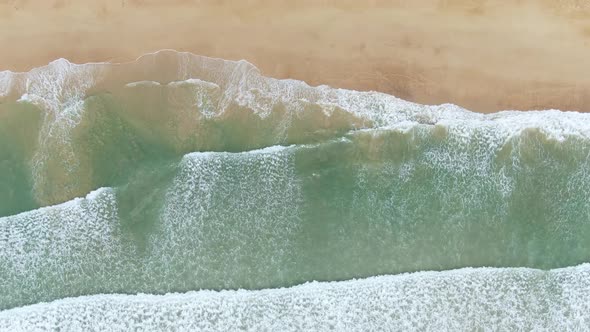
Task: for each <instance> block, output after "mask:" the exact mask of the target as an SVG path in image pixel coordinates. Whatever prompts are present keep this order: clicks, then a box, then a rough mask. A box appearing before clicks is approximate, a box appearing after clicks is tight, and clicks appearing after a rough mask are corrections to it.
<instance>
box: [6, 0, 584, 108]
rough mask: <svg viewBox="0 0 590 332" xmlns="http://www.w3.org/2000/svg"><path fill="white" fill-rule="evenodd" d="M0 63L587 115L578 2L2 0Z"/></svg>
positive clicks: (19, 67) (580, 5) (16, 67)
mask: <svg viewBox="0 0 590 332" xmlns="http://www.w3.org/2000/svg"><path fill="white" fill-rule="evenodd" d="M0 44H1V45H2V51H1V52H0V69H10V70H18V71H24V70H29V69H31V68H33V67H37V66H41V65H44V64H46V63H48V62H49V61H51V60H54V59H56V58H60V57H64V58H67V59H69V60H71V61H74V62H95V61H127V60H132V59H135V58H137V57H138V56H139V55H141V54H144V53H147V52H151V51H155V50H159V49H164V48H171V49H176V50H179V51H190V52H193V53H196V54H201V55H207V56H213V57H221V58H225V59H234V60H235V59H246V60H248V61H250V62H252V63H253V64H255V65H256V66H258V67H259V68H260V69H261V70H262V72H263V74H264V75H267V76H272V77H277V78H294V79H299V80H304V81H306V82H307V83H309V84H311V85H319V84H328V85H331V86H335V87H342V88H349V89H355V90H377V91H382V92H387V93H391V94H393V95H395V96H398V97H401V98H404V99H408V100H411V101H416V102H419V103H426V104H439V103H446V102H450V103H455V104H458V105H461V106H463V107H466V108H469V109H471V110H474V111H480V112H491V111H497V110H504V109H520V110H528V109H548V108H558V109H562V110H575V111H587V110H590V92H589V91H590V78H589V77H588V75H589V73H590V60H588V59H590V2H587V1H582V0H577V1H576V0H565V1H563V0H562V1H559V0H555V1H549V0H539V1H500V0H490V1H484V0H481V1H467V0H436V1H435V0H423V1H404V0H395V1H379V0H373V1H346V0H340V1H332V0H326V1H307V0H305V1H285V0H283V1H271V0H248V1H208V0H204V1H198V0H193V1H191V0H167V1H163V0H143V1H142V0H77V1H73V0H29V1H26V0H2V1H0Z"/></svg>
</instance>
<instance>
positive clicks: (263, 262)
mask: <svg viewBox="0 0 590 332" xmlns="http://www.w3.org/2000/svg"><path fill="white" fill-rule="evenodd" d="M158 59H159V58H157V57H156V59H155V60H154V59H148V60H150V61H156V60H158ZM158 61H161V62H163V63H164V64H161V63H160V64H159V66H160V69H159V70H160V71H161V72H163V73H168V72H169V70H168V69H167V68H168V67H167V66H168V62H169V61H171V60H170V59H169V58H164V59H163V60H162V59H159V60H158ZM156 62H157V61H156ZM104 66H107V65H104ZM68 68H69V70H70V71H74V73H75V74H76V75H79V71H80V70H81V69H79V68H77V69H76V68H74V69H76V70H78V71H76V70H74V69H72V68H70V67H68ZM91 68H94V67H91ZM141 68H144V67H141ZM249 68H250V67H246V69H248V70H251V68H250V69H249ZM94 70H98V69H93V70H92V72H93V73H94ZM108 70H110V71H113V72H120V71H122V70H123V69H117V68H115V69H112V68H110V67H109V69H108ZM142 70H145V69H142ZM232 70H235V69H232ZM248 70H246V73H249V72H248ZM218 71H219V69H218ZM214 72H217V71H214ZM109 73H110V72H109ZM234 73H235V72H234ZM84 74H85V75H88V73H87V72H84ZM189 74H190V73H189ZM189 74H186V75H189ZM47 75H49V74H47ZM72 75H74V74H72ZM80 75H81V74H80ZM102 75H103V76H104V75H106V74H102ZM109 75H115V74H112V73H111V74H109ZM120 75H122V74H120ZM125 75H131V74H125ZM134 75H136V76H137V77H135V76H133V75H131V76H133V78H126V79H122V78H120V77H118V76H117V77H116V80H115V78H111V80H113V81H114V82H115V83H113V82H112V81H109V80H107V79H104V80H105V81H107V83H108V84H107V83H100V84H102V85H100V84H99V83H96V82H95V83H93V84H94V85H92V87H90V88H87V89H86V90H84V91H83V92H84V93H82V94H80V93H78V92H76V93H71V92H68V90H67V89H66V90H63V89H62V90H60V95H59V97H58V99H57V100H58V102H57V103H55V105H57V106H54V104H51V103H50V102H40V101H39V100H43V99H47V100H53V99H51V98H54V97H44V96H43V95H42V94H40V93H39V92H37V95H38V98H33V97H29V98H20V99H19V98H18V97H21V96H20V95H21V94H20V93H18V94H17V96H16V97H14V96H12V95H11V94H8V93H7V94H6V95H7V97H4V100H3V101H2V104H0V216H2V217H1V218H0V280H2V281H1V282H0V294H1V295H0V309H8V308H13V307H17V306H23V305H27V304H33V303H38V302H45V301H51V300H56V299H60V298H65V297H73V296H79V295H92V294H100V293H125V294H135V293H153V294H164V293H167V292H186V291H190V290H199V289H213V290H220V289H240V288H245V289H262V288H277V287H286V286H292V285H296V284H300V283H304V282H307V281H312V280H319V281H339V280H348V279H353V278H364V277H370V276H376V275H384V274H398V273H402V272H415V271H423V270H438V271H442V270H449V269H455V268H461V267H530V268H538V269H554V268H560V267H568V266H573V265H577V264H580V263H584V262H588V261H589V260H590V199H589V198H590V138H589V136H587V135H586V134H587V130H586V128H585V127H584V122H585V121H587V122H588V121H590V117H587V116H585V115H583V114H577V113H575V114H574V113H561V112H557V111H553V112H538V113H530V114H520V113H506V114H504V115H502V114H500V115H491V116H484V115H479V114H474V113H470V112H468V111H464V110H457V109H454V108H452V107H451V106H444V105H443V106H440V107H438V108H437V107H433V108H427V107H423V106H416V105H415V104H411V103H406V102H402V101H399V100H394V101H395V102H396V103H398V104H395V107H393V106H391V109H389V108H388V107H389V106H387V103H384V102H380V100H381V99H382V98H385V97H383V96H381V95H375V94H368V95H366V99H367V100H365V101H362V100H361V101H362V102H361V101H359V99H362V98H365V97H363V96H365V95H363V94H362V93H358V94H354V95H352V96H348V95H344V96H340V95H337V96H331V95H329V96H331V97H330V98H331V99H330V101H331V102H330V103H327V102H325V101H322V100H319V99H321V98H320V97H317V96H316V95H314V94H319V92H317V91H318V89H321V88H311V87H307V86H302V87H299V88H297V89H294V90H289V89H287V90H285V89H286V88H284V87H282V86H279V87H275V86H274V85H272V84H279V85H280V84H285V86H288V85H287V83H289V84H295V83H292V82H283V81H277V82H278V83H277V82H275V81H271V82H270V83H269V82H268V81H267V79H265V78H264V79H263V78H261V77H260V76H256V75H254V78H251V79H250V78H248V79H246V78H242V81H240V80H238V81H239V82H242V83H240V84H242V85H239V86H244V84H245V86H246V87H247V89H246V90H243V89H242V90H240V89H238V90H239V91H238V92H235V91H234V90H235V89H237V88H235V86H234V85H232V84H233V83H232V84H230V83H227V82H225V81H223V80H221V79H218V80H217V81H216V80H213V79H212V78H210V80H211V81H207V82H206V81H205V76H206V75H204V74H202V75H201V76H198V77H200V80H198V81H195V80H192V81H191V80H189V81H187V79H188V78H192V77H193V75H192V74H190V75H189V76H190V77H186V75H185V76H182V75H181V77H177V78H176V79H174V78H168V77H166V79H164V78H162V77H159V78H158V79H157V80H158V81H159V83H157V84H156V83H150V82H143V80H144V77H143V76H142V75H144V74H143V72H142V74H141V75H140V74H134ZM166 75H168V74H166ZM166 75H164V76H166ZM183 75H184V74H183ZM207 75H212V77H213V76H214V75H213V74H207ZM244 75H245V74H244ZM248 75H252V74H248ZM60 77H61V76H60ZM75 77H78V76H75ZM82 77H83V76H82ZM98 77H100V76H98ZM125 77H127V76H125ZM195 77H196V76H195ZM224 77H225V76H224ZM246 77H250V76H246ZM29 79H30V80H34V79H35V77H32V78H29ZM77 80H78V81H75V82H79V78H77ZM154 80H156V78H154ZM244 80H245V82H246V83H243V81H244ZM248 80H250V81H248ZM136 81H140V83H138V84H128V83H131V82H136ZM210 82H214V83H215V84H213V83H210ZM224 82H225V83H224ZM232 82H233V81H232ZM281 82H282V83H281ZM67 83H68V84H74V85H75V84H79V83H71V82H69V81H67ZM271 83H272V84H271ZM62 84H65V83H62ZM30 89H32V88H30ZM232 89H234V90H232ZM265 89H266V90H265ZM326 89H327V88H326ZM275 90H277V91H275ZM43 91H46V90H43ZM51 91H53V90H51ZM64 91H65V92H64ZM244 91H246V92H247V93H246V92H244ZM269 91H270V92H269ZM319 91H322V90H319ZM326 91H327V90H326ZM331 91H332V90H330V91H329V92H326V93H328V94H329V93H334V92H331ZM10 93H12V94H14V93H13V92H12V91H10ZM52 93H53V92H52ZM244 93H246V96H245V97H244ZM277 93H278V94H279V95H280V96H282V97H281V98H280V99H279V100H278V101H277V100H276V99H273V98H274V96H276V94H277ZM306 93H308V94H311V97H310V96H309V95H306ZM338 93H342V94H344V92H343V91H340V92H338ZM68 94H69V95H68ZM51 96H53V95H51ZM63 96H66V97H67V98H66V97H63ZM361 97H362V98H361ZM326 98H327V97H326ZM252 100H253V101H255V103H254V102H252ZM363 100H364V99H363ZM289 101H293V103H290V102H289ZM389 102H393V101H389ZM353 103H356V104H354V105H353ZM253 105H254V106H253ZM351 105H353V106H351ZM358 105H360V106H358ZM445 107H446V108H448V110H445ZM359 109H360V111H359ZM361 111H363V112H364V111H366V114H365V113H362V112H361ZM396 112H397V113H396ZM398 115H399V117H397V116H398ZM391 116H394V117H391ZM588 123H590V122H588Z"/></svg>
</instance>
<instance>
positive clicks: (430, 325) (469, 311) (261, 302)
mask: <svg viewBox="0 0 590 332" xmlns="http://www.w3.org/2000/svg"><path fill="white" fill-rule="evenodd" d="M589 298H590V265H589V264H583V265H580V266H577V267H571V268H564V269H558V270H552V271H541V270H534V269H524V268H504V269H495V268H477V269H473V268H466V269H460V270H453V271H445V272H418V273H412V274H403V275H396V276H381V277H372V278H368V279H362V280H351V281H342V282H325V283H318V282H311V283H306V284H303V285H300V286H295V287H291V288H282V289H264V290H257V291H246V290H239V291H221V292H213V291H197V292H188V293H184V294H167V295H147V294H138V295H93V296H85V297H78V298H67V299H62V300H57V301H54V302H51V303H40V304H35V305H31V306H27V307H22V308H15V309H11V310H6V311H3V312H0V329H1V330H6V331H32V330H35V331H45V330H60V331H82V330H84V331H90V330H105V329H108V330H109V331H129V330H141V331H164V330H175V331H235V330H247V331H328V330H336V331H374V330H386V331H410V330H411V331H416V330H420V331H473V330H501V331H515V330H535V331H565V330H585V329H587V328H588V326H590V301H589V300H588V299H589Z"/></svg>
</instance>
